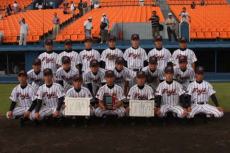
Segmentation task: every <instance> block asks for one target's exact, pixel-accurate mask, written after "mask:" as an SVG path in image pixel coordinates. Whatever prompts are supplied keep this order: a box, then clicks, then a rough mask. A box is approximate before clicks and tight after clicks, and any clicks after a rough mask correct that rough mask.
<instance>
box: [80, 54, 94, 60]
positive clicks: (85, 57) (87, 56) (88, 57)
mask: <svg viewBox="0 0 230 153" xmlns="http://www.w3.org/2000/svg"><path fill="white" fill-rule="evenodd" d="M83 59H86V60H87V61H90V60H92V59H94V55H87V54H85V55H83Z"/></svg>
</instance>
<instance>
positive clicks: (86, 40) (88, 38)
mask: <svg viewBox="0 0 230 153" xmlns="http://www.w3.org/2000/svg"><path fill="white" fill-rule="evenodd" d="M92 41H93V40H92V38H91V37H86V38H85V42H92Z"/></svg>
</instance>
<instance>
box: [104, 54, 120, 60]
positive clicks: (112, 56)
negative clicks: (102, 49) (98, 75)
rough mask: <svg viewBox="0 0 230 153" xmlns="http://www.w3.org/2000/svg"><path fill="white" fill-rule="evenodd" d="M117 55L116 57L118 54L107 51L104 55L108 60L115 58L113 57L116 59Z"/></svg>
mask: <svg viewBox="0 0 230 153" xmlns="http://www.w3.org/2000/svg"><path fill="white" fill-rule="evenodd" d="M117 57H118V54H112V53H108V54H107V55H106V58H108V59H109V60H115V59H117Z"/></svg>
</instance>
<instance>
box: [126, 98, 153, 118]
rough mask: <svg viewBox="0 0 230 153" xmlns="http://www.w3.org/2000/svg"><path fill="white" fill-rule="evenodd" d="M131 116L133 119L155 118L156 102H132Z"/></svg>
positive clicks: (130, 103) (130, 102) (130, 104)
mask: <svg viewBox="0 0 230 153" xmlns="http://www.w3.org/2000/svg"><path fill="white" fill-rule="evenodd" d="M129 116H132V117H153V116H154V100H130V101H129Z"/></svg>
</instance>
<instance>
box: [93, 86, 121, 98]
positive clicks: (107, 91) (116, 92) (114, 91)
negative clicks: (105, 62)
mask: <svg viewBox="0 0 230 153" xmlns="http://www.w3.org/2000/svg"><path fill="white" fill-rule="evenodd" d="M105 95H110V96H115V97H116V99H117V100H119V101H121V100H123V99H125V96H124V92H123V89H122V88H121V87H120V86H118V85H116V84H115V85H114V87H113V88H109V87H108V85H107V84H106V85H104V86H102V87H101V88H100V89H99V90H98V92H97V95H96V98H97V99H99V100H101V101H102V100H103V99H104V96H105Z"/></svg>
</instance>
